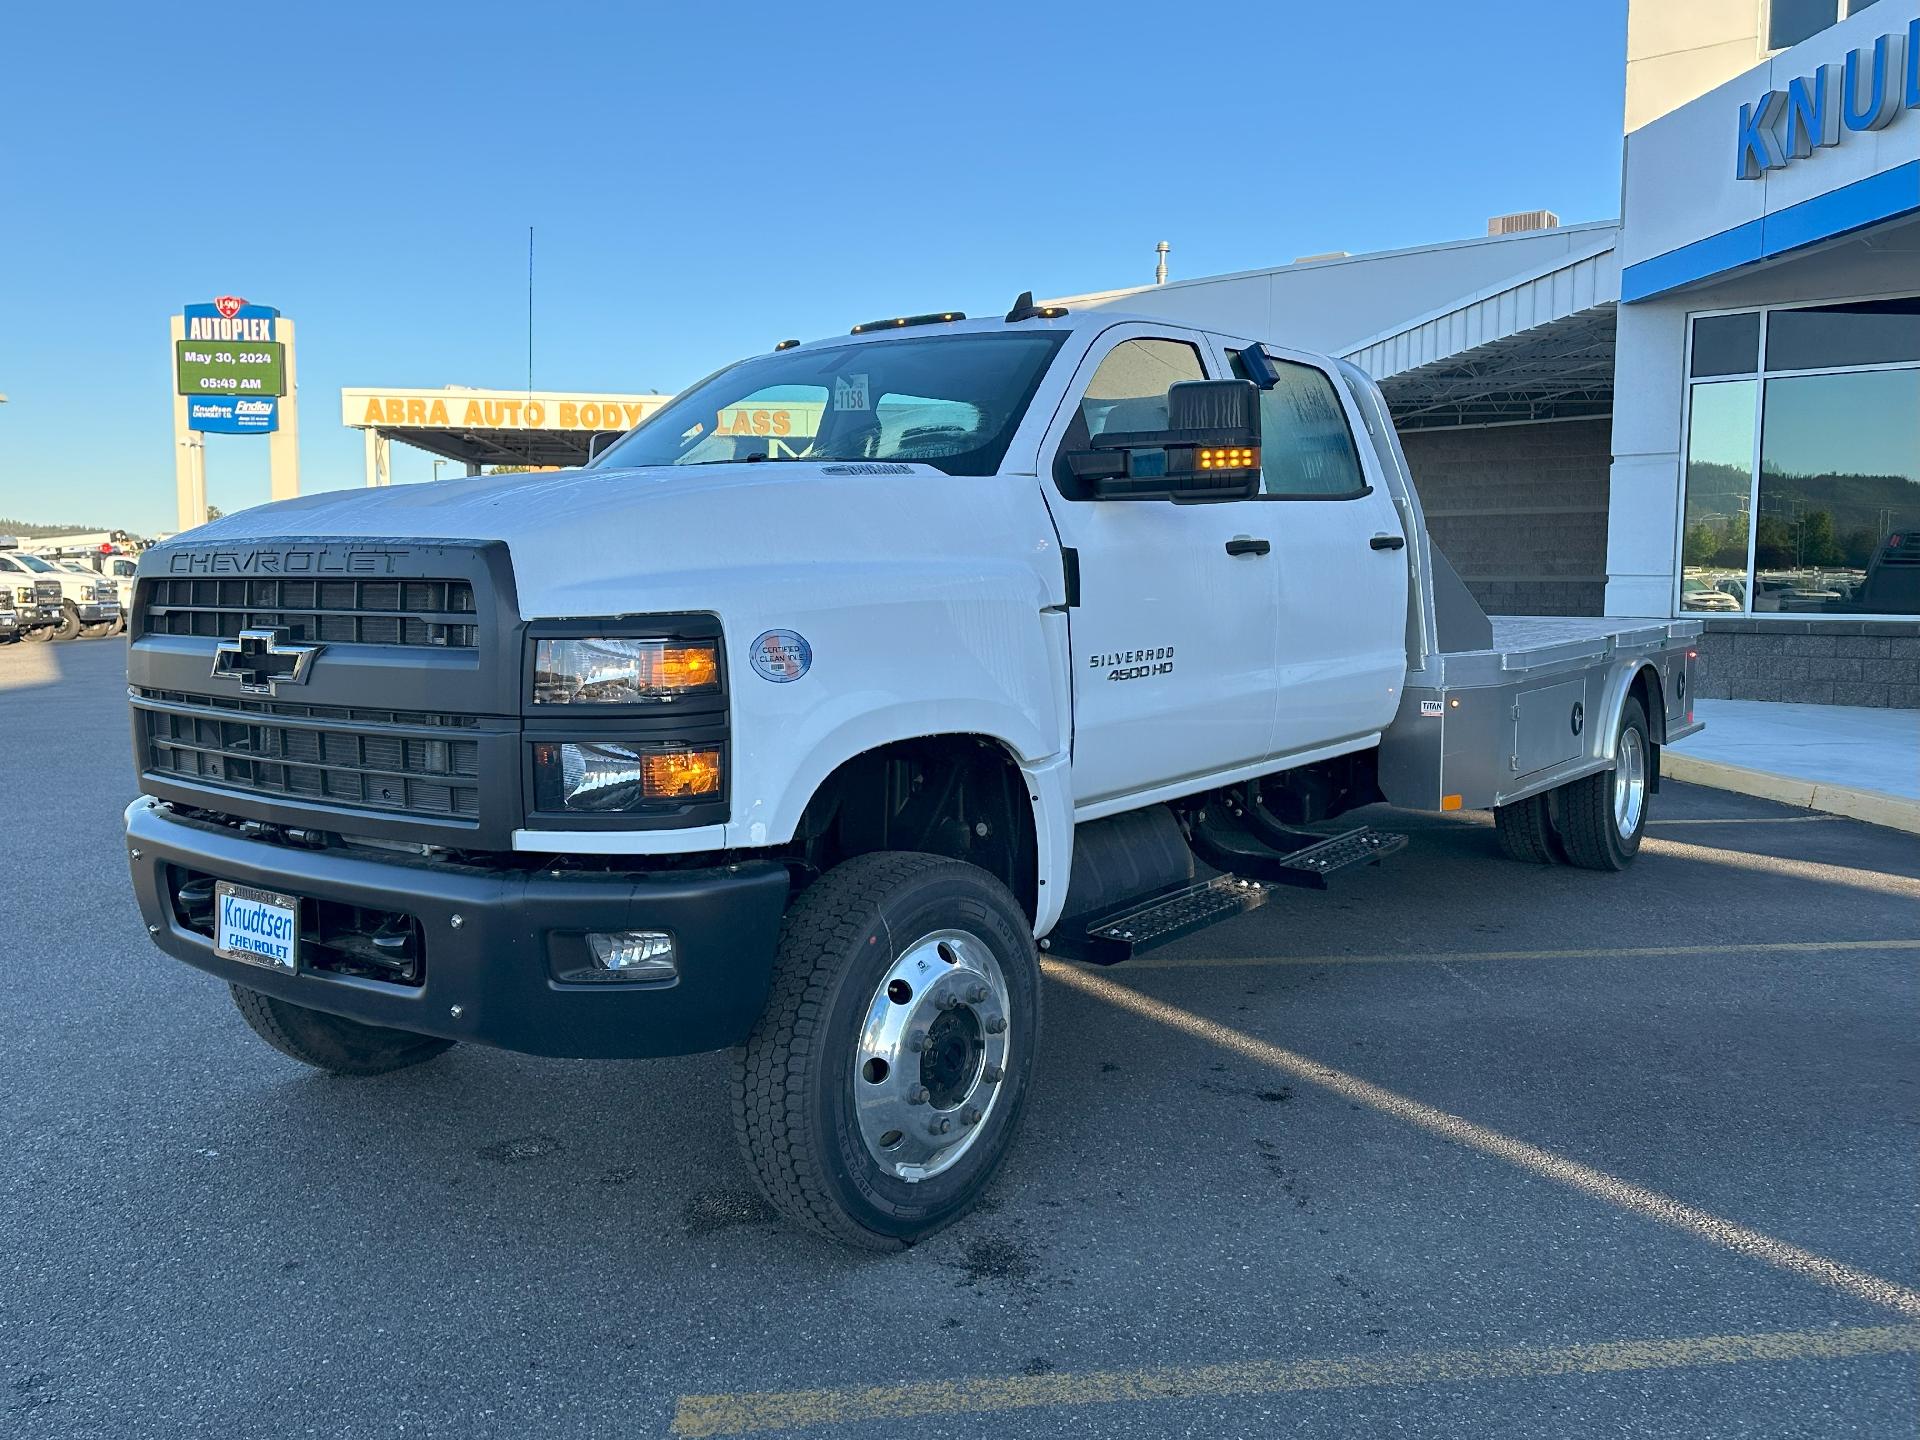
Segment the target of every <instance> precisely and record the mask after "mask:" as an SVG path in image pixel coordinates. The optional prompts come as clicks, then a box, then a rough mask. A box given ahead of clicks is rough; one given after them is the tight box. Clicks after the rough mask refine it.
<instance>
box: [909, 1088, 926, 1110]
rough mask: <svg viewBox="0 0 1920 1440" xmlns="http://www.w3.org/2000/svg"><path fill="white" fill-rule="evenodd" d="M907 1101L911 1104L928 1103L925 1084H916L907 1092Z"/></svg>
mask: <svg viewBox="0 0 1920 1440" xmlns="http://www.w3.org/2000/svg"><path fill="white" fill-rule="evenodd" d="M907 1103H908V1104H909V1105H924V1104H926V1103H927V1087H926V1086H924V1085H916V1086H914V1087H913V1089H911V1090H909V1091H908V1092H907Z"/></svg>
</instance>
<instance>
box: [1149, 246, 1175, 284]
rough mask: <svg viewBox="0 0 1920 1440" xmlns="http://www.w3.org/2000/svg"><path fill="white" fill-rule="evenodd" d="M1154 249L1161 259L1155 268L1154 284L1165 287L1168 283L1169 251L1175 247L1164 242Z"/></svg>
mask: <svg viewBox="0 0 1920 1440" xmlns="http://www.w3.org/2000/svg"><path fill="white" fill-rule="evenodd" d="M1153 248H1154V251H1155V253H1156V254H1158V255H1159V257H1160V263H1159V264H1157V265H1155V266H1154V267H1153V283H1154V284H1156V285H1164V284H1166V283H1167V251H1169V250H1171V249H1172V248H1173V247H1172V246H1171V245H1169V244H1167V242H1166V241H1164V240H1162V241H1161V242H1160V243H1159V244H1158V245H1156V246H1154V247H1153Z"/></svg>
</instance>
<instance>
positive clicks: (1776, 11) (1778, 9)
mask: <svg viewBox="0 0 1920 1440" xmlns="http://www.w3.org/2000/svg"><path fill="white" fill-rule="evenodd" d="M1873 3H1874V0H1770V3H1769V4H1768V6H1767V48H1768V49H1770V50H1785V49H1787V48H1788V47H1789V46H1792V45H1798V44H1799V43H1800V42H1801V41H1802V40H1808V39H1811V38H1812V37H1813V36H1815V35H1818V34H1819V33H1820V32H1821V31H1822V30H1824V29H1826V28H1827V27H1828V26H1829V25H1837V24H1839V23H1840V21H1842V20H1844V19H1846V18H1847V17H1848V16H1849V15H1858V14H1859V13H1860V12H1861V11H1862V10H1864V9H1866V8H1867V7H1868V6H1869V5H1871V4H1873Z"/></svg>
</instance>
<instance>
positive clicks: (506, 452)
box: [378, 425, 620, 465]
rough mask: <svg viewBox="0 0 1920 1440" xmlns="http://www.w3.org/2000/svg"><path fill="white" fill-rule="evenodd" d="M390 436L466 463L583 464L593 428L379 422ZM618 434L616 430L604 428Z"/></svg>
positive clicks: (382, 430)
mask: <svg viewBox="0 0 1920 1440" xmlns="http://www.w3.org/2000/svg"><path fill="white" fill-rule="evenodd" d="M378 429H379V431H380V434H381V435H382V436H384V437H385V438H387V439H389V440H398V441H400V442H401V443H403V444H406V445H412V446H415V447H416V448H418V449H421V450H425V451H427V452H429V453H430V454H434V455H441V456H444V457H445V458H447V459H448V460H460V461H464V462H465V463H466V464H468V465H584V464H586V461H587V444H588V442H589V441H591V440H592V439H593V435H594V433H596V432H591V431H584V430H436V429H409V428H408V427H407V426H405V425H382V426H379V427H378ZM606 433H610V434H619V433H620V432H619V431H610V432H606Z"/></svg>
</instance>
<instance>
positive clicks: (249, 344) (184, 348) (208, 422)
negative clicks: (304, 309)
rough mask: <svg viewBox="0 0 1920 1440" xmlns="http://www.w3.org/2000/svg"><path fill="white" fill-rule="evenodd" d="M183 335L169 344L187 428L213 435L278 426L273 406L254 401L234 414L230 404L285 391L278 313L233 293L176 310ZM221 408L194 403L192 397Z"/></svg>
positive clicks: (283, 351)
mask: <svg viewBox="0 0 1920 1440" xmlns="http://www.w3.org/2000/svg"><path fill="white" fill-rule="evenodd" d="M181 319H182V321H183V322H184V326H185V338H184V339H181V340H179V341H177V342H176V343H175V344H174V347H173V352H174V354H173V374H174V390H175V393H177V394H180V395H185V396H186V397H188V402H189V403H188V408H187V428H188V429H190V430H206V431H211V432H214V433H217V434H227V435H246V434H260V433H264V432H266V431H269V430H272V429H274V428H275V426H276V425H277V424H278V420H277V418H276V411H277V408H278V407H276V406H273V405H268V406H267V407H266V409H265V410H264V411H263V410H262V409H261V408H260V407H259V406H258V405H257V404H256V405H251V406H249V407H248V414H247V415H246V417H245V418H244V420H243V418H242V417H241V416H240V414H239V411H238V408H237V406H236V405H235V404H234V403H232V402H235V401H238V400H241V399H246V400H253V401H260V400H271V399H273V398H274V397H277V396H280V395H284V394H286V393H287V369H286V346H285V345H284V344H282V343H281V341H280V339H279V338H278V330H279V319H280V312H279V311H278V310H275V309H274V308H272V307H271V306H269V305H250V304H248V303H247V302H246V301H245V300H242V299H241V298H240V297H239V296H237V295H222V296H220V297H219V298H218V299H216V300H214V301H213V302H212V303H211V304H205V305H187V306H183V307H182V309H181ZM196 399H197V400H215V399H223V400H226V401H228V402H229V403H227V404H226V405H224V406H221V405H203V406H199V407H197V408H196V407H195V406H194V405H193V404H192V402H193V401H194V400H196Z"/></svg>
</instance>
